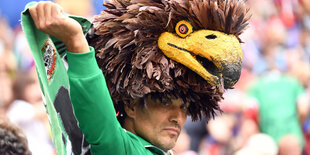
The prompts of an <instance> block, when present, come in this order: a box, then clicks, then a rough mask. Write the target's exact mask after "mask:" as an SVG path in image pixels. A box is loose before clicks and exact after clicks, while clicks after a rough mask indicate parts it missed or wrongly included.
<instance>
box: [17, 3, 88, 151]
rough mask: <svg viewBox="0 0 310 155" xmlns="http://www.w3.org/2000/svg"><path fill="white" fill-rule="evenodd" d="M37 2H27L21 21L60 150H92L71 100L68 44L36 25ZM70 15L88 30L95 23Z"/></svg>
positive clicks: (54, 137) (56, 143) (84, 29)
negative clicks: (33, 10) (32, 11)
mask: <svg viewBox="0 0 310 155" xmlns="http://www.w3.org/2000/svg"><path fill="white" fill-rule="evenodd" d="M35 4H36V2H31V3H28V4H27V5H26V9H25V10H24V11H23V12H22V15H21V25H22V28H23V31H24V33H25V35H26V38H27V41H28V44H29V46H30V49H31V51H32V55H33V58H34V61H35V67H36V70H37V75H38V79H39V81H40V86H41V90H42V94H43V100H44V105H45V108H46V112H47V114H48V118H49V123H50V126H51V131H52V137H53V138H52V139H53V143H54V146H55V148H56V153H57V155H69V154H70V155H71V154H75V155H77V154H90V145H89V144H88V143H87V142H86V141H85V139H84V135H83V134H82V132H81V130H80V129H79V127H78V123H77V120H76V118H75V116H74V114H73V109H72V105H71V101H70V96H69V94H70V93H69V87H70V85H69V79H68V75H67V60H66V46H65V45H64V43H63V42H61V41H60V40H58V39H57V38H54V37H52V36H49V35H47V34H45V33H44V32H42V31H39V30H38V29H37V28H36V26H35V25H34V22H33V20H32V18H31V16H30V13H29V11H28V8H29V7H30V6H33V5H35ZM69 17H70V18H73V19H75V20H76V21H78V22H79V23H80V24H81V26H82V28H83V32H84V34H86V33H87V32H88V31H89V30H90V27H91V25H92V24H91V22H89V21H88V20H87V19H85V18H83V17H77V16H69ZM38 147H40V146H38Z"/></svg>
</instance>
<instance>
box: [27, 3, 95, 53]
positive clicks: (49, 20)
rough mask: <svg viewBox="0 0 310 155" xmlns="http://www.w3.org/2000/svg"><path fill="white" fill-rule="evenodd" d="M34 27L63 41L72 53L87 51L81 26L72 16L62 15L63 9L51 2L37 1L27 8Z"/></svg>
mask: <svg viewBox="0 0 310 155" xmlns="http://www.w3.org/2000/svg"><path fill="white" fill-rule="evenodd" d="M29 12H30V15H31V16H32V19H33V21H34V24H35V25H36V27H37V28H38V29H39V30H41V31H43V32H45V33H47V34H49V35H51V36H54V37H56V38H58V39H59V40H61V41H63V42H64V43H65V45H66V46H67V49H68V51H70V52H74V53H83V52H88V51H89V48H88V43H87V40H86V39H85V37H84V34H83V30H82V27H81V26H80V24H79V23H78V22H77V21H75V20H74V19H72V18H69V17H67V16H65V15H64V11H63V9H62V8H61V7H60V6H59V5H57V4H55V3H53V2H39V3H37V4H36V5H35V6H33V7H30V8H29Z"/></svg>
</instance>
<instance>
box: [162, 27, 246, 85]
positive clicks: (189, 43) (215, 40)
mask: <svg viewBox="0 0 310 155" xmlns="http://www.w3.org/2000/svg"><path fill="white" fill-rule="evenodd" d="M158 46H159V48H160V49H161V50H162V52H163V53H164V54H165V55H166V56H167V57H169V58H170V59H172V60H174V61H176V62H179V63H181V64H183V65H184V66H186V67H188V68H190V69H191V70H193V71H194V72H196V73H197V74H199V75H200V76H201V77H203V78H204V79H205V80H207V81H208V82H209V83H210V84H211V85H214V86H220V85H224V88H231V87H232V86H233V85H235V83H236V82H237V81H238V80H239V78H240V73H241V63H242V51H241V45H240V43H239V41H238V39H237V38H236V37H235V36H234V35H227V34H225V33H222V32H218V31H211V30H199V31H196V32H194V33H191V34H189V35H188V36H187V37H185V38H180V37H178V36H177V35H175V34H173V33H169V32H164V33H162V34H161V35H160V37H159V39H158ZM223 82H224V83H223Z"/></svg>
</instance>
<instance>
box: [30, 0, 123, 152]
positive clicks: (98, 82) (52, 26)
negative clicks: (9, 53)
mask: <svg viewBox="0 0 310 155" xmlns="http://www.w3.org/2000/svg"><path fill="white" fill-rule="evenodd" d="M29 11H30V14H31V16H32V18H33V20H34V23H35V25H36V26H37V28H38V29H39V30H41V31H43V32H45V33H47V34H49V35H52V36H54V37H56V38H58V39H59V40H61V41H63V42H64V43H65V45H66V47H67V50H68V52H67V58H68V65H69V69H68V76H69V82H70V98H71V102H72V105H73V109H74V113H75V116H76V118H77V120H78V122H79V127H80V128H81V130H82V132H83V133H84V135H85V136H86V140H87V141H88V142H89V143H90V144H91V152H92V154H125V152H124V151H125V149H124V135H126V134H125V132H124V131H123V129H122V128H121V126H120V124H119V123H118V121H117V118H116V115H115V111H114V107H113V102H112V99H111V97H110V94H109V91H108V89H107V86H106V82H105V79H104V77H103V74H102V72H101V70H100V69H99V67H98V65H97V62H96V58H95V52H94V49H93V48H92V47H89V46H88V43H87V40H86V39H85V37H84V35H83V32H82V28H81V26H80V24H79V23H78V22H76V21H75V20H73V19H71V18H69V17H67V16H65V15H64V13H63V10H62V9H61V7H60V6H58V5H57V4H55V3H52V2H39V3H38V4H37V5H36V6H34V7H32V8H30V9H29Z"/></svg>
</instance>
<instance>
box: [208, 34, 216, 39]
mask: <svg viewBox="0 0 310 155" xmlns="http://www.w3.org/2000/svg"><path fill="white" fill-rule="evenodd" d="M206 38H207V39H215V38H217V36H216V35H214V34H210V35H207V36H206Z"/></svg>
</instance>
